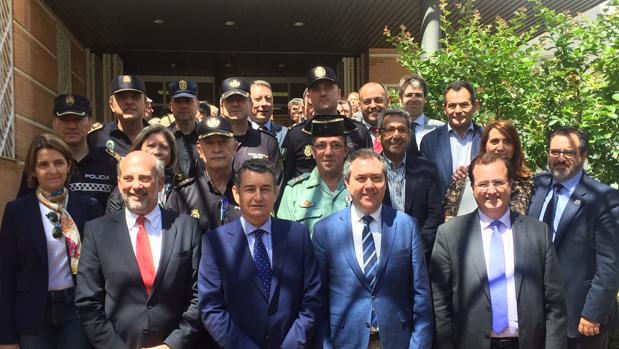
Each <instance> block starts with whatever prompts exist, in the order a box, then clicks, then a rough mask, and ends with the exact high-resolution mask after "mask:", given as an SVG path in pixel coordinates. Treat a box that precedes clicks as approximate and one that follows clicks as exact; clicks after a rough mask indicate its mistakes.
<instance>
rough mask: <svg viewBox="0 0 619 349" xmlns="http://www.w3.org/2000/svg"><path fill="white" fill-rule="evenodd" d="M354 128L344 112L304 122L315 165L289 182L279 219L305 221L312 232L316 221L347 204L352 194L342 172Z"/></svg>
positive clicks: (283, 197)
mask: <svg viewBox="0 0 619 349" xmlns="http://www.w3.org/2000/svg"><path fill="white" fill-rule="evenodd" d="M355 129H356V126H355V124H354V123H353V122H352V120H350V119H349V118H346V117H343V116H341V115H316V116H315V117H314V118H313V119H312V120H311V121H310V122H308V123H306V124H305V128H304V130H305V131H306V132H308V133H309V134H311V135H312V143H311V151H312V157H313V158H314V160H315V161H316V167H314V169H313V170H312V172H309V173H304V174H302V175H300V176H299V177H297V178H294V179H291V180H290V181H288V184H287V185H286V188H285V189H284V194H283V196H282V199H281V202H280V205H279V210H278V211H277V217H278V218H282V219H288V220H292V221H296V222H299V223H303V224H305V225H306V226H307V229H308V231H309V232H310V234H312V232H313V228H314V224H315V223H316V222H318V221H319V220H321V219H322V218H324V217H326V216H328V215H330V214H331V213H333V212H335V211H339V210H341V209H343V208H344V207H346V206H347V204H348V202H349V201H350V196H349V195H348V191H347V190H346V186H345V185H344V176H343V175H342V171H343V169H344V161H345V160H346V156H347V154H348V147H347V146H346V135H347V134H350V133H351V132H354V131H355Z"/></svg>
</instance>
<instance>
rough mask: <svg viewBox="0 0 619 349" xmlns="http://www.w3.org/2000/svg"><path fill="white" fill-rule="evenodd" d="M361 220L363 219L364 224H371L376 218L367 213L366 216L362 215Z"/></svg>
mask: <svg viewBox="0 0 619 349" xmlns="http://www.w3.org/2000/svg"><path fill="white" fill-rule="evenodd" d="M361 220H363V224H365V225H368V226H369V225H370V223H372V221H373V220H374V218H372V216H370V215H365V216H363V217H361Z"/></svg>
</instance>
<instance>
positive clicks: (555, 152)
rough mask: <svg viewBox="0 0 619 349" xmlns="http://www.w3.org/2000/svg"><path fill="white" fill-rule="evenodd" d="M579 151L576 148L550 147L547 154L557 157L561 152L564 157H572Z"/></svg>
mask: <svg viewBox="0 0 619 349" xmlns="http://www.w3.org/2000/svg"><path fill="white" fill-rule="evenodd" d="M579 153H580V152H579V151H578V150H559V149H550V150H549V151H548V155H550V156H552V157H553V158H558V157H559V156H561V154H563V156H565V158H566V159H573V158H575V157H576V155H578V154H579Z"/></svg>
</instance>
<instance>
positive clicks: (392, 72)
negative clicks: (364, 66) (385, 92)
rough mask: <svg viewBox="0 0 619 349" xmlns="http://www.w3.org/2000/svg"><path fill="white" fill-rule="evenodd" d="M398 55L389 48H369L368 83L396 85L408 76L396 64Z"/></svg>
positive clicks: (407, 72)
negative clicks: (403, 77)
mask: <svg viewBox="0 0 619 349" xmlns="http://www.w3.org/2000/svg"><path fill="white" fill-rule="evenodd" d="M397 57H398V54H397V52H396V50H395V49H391V48H371V49H369V50H368V71H369V72H368V73H369V74H368V77H369V81H374V82H380V83H382V84H385V85H397V84H398V82H399V81H400V78H401V77H402V76H404V75H406V74H410V72H409V71H408V70H407V69H404V68H403V67H402V66H401V65H400V64H399V63H398V62H397Z"/></svg>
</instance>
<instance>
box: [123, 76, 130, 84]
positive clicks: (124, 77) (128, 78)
mask: <svg viewBox="0 0 619 349" xmlns="http://www.w3.org/2000/svg"><path fill="white" fill-rule="evenodd" d="M123 82H124V83H125V84H130V83H131V77H130V76H129V75H123Z"/></svg>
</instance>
